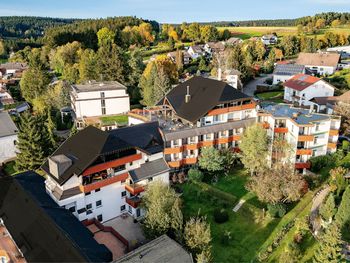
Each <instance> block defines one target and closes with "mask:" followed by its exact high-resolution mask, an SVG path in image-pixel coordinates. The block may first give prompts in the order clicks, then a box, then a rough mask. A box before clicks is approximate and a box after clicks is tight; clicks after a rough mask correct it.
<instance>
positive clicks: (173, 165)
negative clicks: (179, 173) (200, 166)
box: [168, 160, 181, 168]
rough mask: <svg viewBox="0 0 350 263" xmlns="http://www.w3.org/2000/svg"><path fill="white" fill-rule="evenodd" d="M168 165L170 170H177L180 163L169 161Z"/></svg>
mask: <svg viewBox="0 0 350 263" xmlns="http://www.w3.org/2000/svg"><path fill="white" fill-rule="evenodd" d="M168 165H169V166H170V167H171V168H178V167H180V166H181V161H180V160H177V161H170V162H168Z"/></svg>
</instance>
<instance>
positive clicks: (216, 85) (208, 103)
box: [129, 76, 256, 173]
mask: <svg viewBox="0 0 350 263" xmlns="http://www.w3.org/2000/svg"><path fill="white" fill-rule="evenodd" d="M149 121H158V122H159V124H160V128H161V130H162V133H163V136H164V139H165V149H164V154H165V159H166V161H167V162H168V164H169V166H170V167H171V168H172V172H174V173H175V172H179V171H181V170H186V169H188V168H189V167H190V166H191V165H193V164H196V163H197V160H198V156H199V154H200V149H201V148H202V147H206V146H214V147H217V148H219V149H221V148H228V147H230V148H232V149H236V150H237V149H238V146H239V141H240V136H241V134H242V133H243V131H244V129H245V128H246V127H247V126H250V125H252V124H253V123H255V122H256V104H255V102H254V99H253V98H252V97H250V96H247V95H245V94H244V93H242V92H240V91H238V90H237V89H235V88H234V87H232V86H230V85H229V84H227V83H226V82H223V81H218V80H214V79H208V78H203V77H199V76H196V77H193V78H191V79H189V80H187V81H185V82H184V83H181V84H179V85H178V86H176V87H175V88H173V89H172V90H171V91H170V92H169V93H168V94H167V95H166V96H165V97H164V98H163V99H162V100H161V101H160V102H159V103H158V105H157V106H156V107H152V108H146V109H144V110H134V111H131V112H130V113H129V123H130V124H135V123H140V122H149Z"/></svg>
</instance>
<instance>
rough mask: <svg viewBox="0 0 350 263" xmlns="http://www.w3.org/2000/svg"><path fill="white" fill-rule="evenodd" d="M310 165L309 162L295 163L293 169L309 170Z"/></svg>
mask: <svg viewBox="0 0 350 263" xmlns="http://www.w3.org/2000/svg"><path fill="white" fill-rule="evenodd" d="M310 167H311V164H310V163H309V162H306V163H295V169H310Z"/></svg>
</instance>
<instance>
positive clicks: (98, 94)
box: [70, 81, 130, 119]
mask: <svg viewBox="0 0 350 263" xmlns="http://www.w3.org/2000/svg"><path fill="white" fill-rule="evenodd" d="M70 97H71V106H72V108H73V110H74V112H75V115H76V118H77V119H81V118H85V117H96V116H103V115H116V114H122V113H127V112H128V111H129V110H130V99H129V95H128V94H127V88H126V87H125V86H124V85H122V84H120V83H119V82H117V81H104V82H96V81H88V82H86V83H83V84H79V85H78V84H76V85H72V89H71V93H70Z"/></svg>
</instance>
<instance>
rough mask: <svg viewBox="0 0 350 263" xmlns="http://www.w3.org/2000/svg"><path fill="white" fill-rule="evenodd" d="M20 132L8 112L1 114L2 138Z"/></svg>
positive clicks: (0, 131)
mask: <svg viewBox="0 0 350 263" xmlns="http://www.w3.org/2000/svg"><path fill="white" fill-rule="evenodd" d="M17 132H18V130H17V127H16V125H15V123H14V122H13V121H12V119H11V117H10V115H9V114H8V113H7V112H5V111H4V112H0V137H5V136H10V135H15V134H17Z"/></svg>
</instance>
